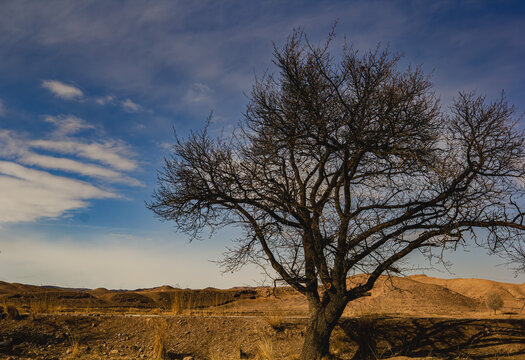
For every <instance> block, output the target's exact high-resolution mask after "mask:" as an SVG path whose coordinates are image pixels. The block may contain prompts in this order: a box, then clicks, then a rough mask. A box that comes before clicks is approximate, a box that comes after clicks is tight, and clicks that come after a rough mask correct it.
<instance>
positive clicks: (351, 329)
mask: <svg viewBox="0 0 525 360" xmlns="http://www.w3.org/2000/svg"><path fill="white" fill-rule="evenodd" d="M339 325H340V327H341V329H342V330H343V331H344V333H345V334H346V336H347V337H348V339H349V340H351V341H353V342H354V343H356V344H357V346H358V350H357V352H356V353H355V355H354V359H356V360H357V359H359V360H361V359H366V360H368V359H383V358H388V357H392V356H408V357H424V356H436V357H440V358H444V359H455V358H458V357H465V356H467V357H468V358H469V359H477V360H482V359H488V358H493V357H494V356H505V357H513V356H519V355H524V354H525V345H523V344H525V320H503V319H502V320H490V319H487V320H478V319H439V318H424V319H407V318H405V319H395V318H378V317H366V316H365V317H359V318H351V319H342V320H341V322H340V324H339Z"/></svg>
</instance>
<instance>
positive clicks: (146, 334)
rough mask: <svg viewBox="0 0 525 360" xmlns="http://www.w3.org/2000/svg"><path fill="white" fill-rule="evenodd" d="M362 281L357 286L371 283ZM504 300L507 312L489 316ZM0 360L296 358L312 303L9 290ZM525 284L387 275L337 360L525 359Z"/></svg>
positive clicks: (253, 294)
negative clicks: (490, 298)
mask: <svg viewBox="0 0 525 360" xmlns="http://www.w3.org/2000/svg"><path fill="white" fill-rule="evenodd" d="M363 279H364V277H363V276H354V277H352V278H349V279H348V281H349V282H360V281H363ZM491 293H497V294H499V295H500V297H501V299H502V300H503V307H501V308H500V309H498V310H497V311H496V313H494V311H493V310H490V309H488V308H487V306H486V304H485V299H486V297H487V295H488V294H491ZM0 305H1V306H0V318H1V320H0V359H162V358H163V359H194V360H201V359H202V360H204V359H209V360H219V359H225V360H227V359H269V360H271V359H295V358H297V354H298V353H299V352H300V348H301V344H302V341H303V334H304V329H305V325H306V320H307V319H306V317H307V304H306V302H305V301H304V299H303V298H302V296H301V295H299V294H297V293H296V292H295V291H293V290H292V289H291V288H287V287H278V288H270V287H254V288H248V287H239V288H232V289H227V290H221V289H214V288H207V289H202V290H190V289H177V288H172V287H170V286H163V287H157V288H152V289H137V290H132V291H131V290H108V289H104V288H99V289H94V290H91V289H66V288H57V287H45V286H32V285H23V284H15V283H6V282H0ZM524 305H525V284H511V283H500V282H494V281H489V280H481V279H447V280H446V279H438V278H433V277H428V276H425V275H414V276H408V277H383V278H381V279H380V281H378V283H377V284H376V287H375V288H374V289H373V291H372V292H371V296H369V297H365V298H362V299H359V300H358V301H354V302H352V303H350V304H349V305H348V307H347V309H346V310H345V312H344V314H343V317H342V318H341V320H340V322H339V324H338V326H337V327H336V329H335V331H334V333H333V335H332V338H331V344H330V350H331V353H332V354H333V355H334V358H337V359H352V358H354V357H355V356H356V354H357V355H359V354H363V353H364V352H366V353H368V355H369V356H370V358H373V359H462V360H463V359H525V308H524Z"/></svg>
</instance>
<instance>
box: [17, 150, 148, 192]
mask: <svg viewBox="0 0 525 360" xmlns="http://www.w3.org/2000/svg"><path fill="white" fill-rule="evenodd" d="M18 161H20V162H21V163H23V164H25V165H33V166H34V165H36V166H38V167H41V168H45V169H53V170H62V171H67V172H73V173H77V174H81V175H85V176H90V177H95V178H100V179H103V180H106V181H109V182H113V183H121V184H127V185H131V186H144V185H143V184H142V183H141V182H140V181H138V180H136V179H133V178H131V177H129V176H124V175H123V174H121V173H120V172H118V171H115V170H111V169H108V168H106V167H103V166H99V165H93V164H86V163H82V162H80V161H76V160H71V159H66V158H57V157H53V156H47V155H39V154H35V153H31V152H27V153H25V154H24V155H23V156H21V157H20V158H19V159H18Z"/></svg>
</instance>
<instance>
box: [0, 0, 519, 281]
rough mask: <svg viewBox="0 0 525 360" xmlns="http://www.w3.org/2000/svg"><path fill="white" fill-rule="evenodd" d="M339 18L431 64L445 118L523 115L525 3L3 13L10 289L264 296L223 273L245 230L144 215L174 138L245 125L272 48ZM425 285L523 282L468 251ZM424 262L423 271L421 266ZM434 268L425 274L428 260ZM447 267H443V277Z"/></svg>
mask: <svg viewBox="0 0 525 360" xmlns="http://www.w3.org/2000/svg"><path fill="white" fill-rule="evenodd" d="M335 21H337V22H338V25H337V30H336V32H337V34H338V37H337V39H336V41H335V43H334V46H335V50H336V49H337V46H338V45H340V44H341V43H342V42H343V40H344V37H345V36H346V38H347V41H348V42H350V43H351V44H353V45H354V46H355V47H356V48H358V49H362V50H367V49H369V48H373V47H375V46H376V45H377V44H378V43H381V44H384V45H387V44H388V45H389V46H390V47H391V48H392V49H393V50H394V51H396V52H398V53H401V54H403V55H404V58H403V60H402V64H403V66H408V65H410V64H412V65H417V64H423V67H424V69H425V71H427V72H428V73H432V80H433V82H434V84H435V90H436V92H437V93H438V94H439V95H440V96H441V99H442V104H443V106H444V107H446V106H447V105H448V104H450V102H451V100H452V99H453V97H454V96H455V95H456V94H457V91H459V90H477V91H478V92H480V93H484V94H486V95H487V97H488V98H489V99H490V98H495V97H497V96H498V95H499V94H500V93H501V91H502V90H503V89H504V90H505V93H506V96H507V98H508V100H509V102H510V103H513V104H514V105H515V106H516V109H517V113H520V114H521V113H523V112H524V111H525V85H524V84H525V70H524V67H523V59H524V58H525V37H524V36H523V32H524V26H525V25H524V24H525V5H523V3H522V1H520V0H516V1H512V0H509V1H483V2H481V1H462V2H461V3H459V2H455V1H412V2H411V1H366V2H365V1H286V2H284V1H260V2H257V3H256V2H251V1H148V2H146V1H126V2H123V1H81V2H77V1H52V0H50V1H36V0H35V1H23V0H21V1H0V80H1V81H0V251H1V252H0V280H4V281H10V282H22V283H31V284H51V285H61V286H76V287H81V286H82V287H99V286H105V287H110V288H137V287H150V286H156V285H161V284H170V285H180V286H184V287H194V288H198V287H206V286H216V287H230V286H235V285H253V284H256V283H258V282H260V281H261V280H262V277H261V275H260V272H259V270H258V269H252V268H248V269H246V270H245V271H242V272H240V273H235V274H221V270H220V268H219V267H218V266H217V265H216V264H215V263H213V262H212V261H211V260H214V259H217V258H219V257H220V255H221V252H222V250H223V249H224V247H225V246H227V245H228V244H229V239H230V238H231V237H232V236H234V235H235V231H234V230H231V229H225V230H224V231H222V232H221V233H218V234H216V235H215V236H214V237H213V238H212V239H210V240H206V241H202V242H199V241H197V242H193V243H191V244H190V243H188V239H187V237H186V236H185V235H184V234H181V233H177V232H175V229H174V228H173V226H172V225H171V224H165V223H161V222H159V221H158V220H157V219H155V218H154V217H153V216H152V214H151V213H150V212H149V211H148V210H146V209H145V206H144V201H147V200H149V199H150V198H151V193H152V191H153V188H154V187H155V183H156V169H158V168H159V167H160V166H161V164H162V159H163V156H165V155H167V154H168V152H169V146H170V144H171V143H172V142H173V129H175V130H176V131H177V133H178V134H180V135H184V134H187V133H188V131H189V130H190V129H198V128H200V127H202V125H203V124H204V122H205V120H206V118H207V116H208V114H209V113H210V111H213V113H214V125H213V126H214V127H215V129H217V130H219V129H225V130H228V129H231V128H232V126H234V124H235V123H237V122H238V121H239V120H240V119H241V113H242V112H243V110H244V107H245V105H246V98H245V96H244V94H245V93H247V92H249V91H250V87H251V84H252V83H253V79H254V76H255V75H256V74H262V73H263V72H264V71H270V72H271V71H272V70H273V68H272V64H271V59H272V50H273V44H274V43H275V44H276V45H277V46H279V45H282V44H283V43H284V42H285V40H286V38H287V36H288V35H289V34H290V32H291V31H292V30H293V29H294V28H297V27H301V28H302V29H304V30H305V32H306V33H307V34H308V36H309V38H310V39H311V40H312V41H314V42H317V41H321V40H323V39H324V38H325V37H326V35H327V34H328V32H329V31H330V29H331V27H332V25H333V24H334V22H335ZM450 259H451V262H452V263H453V264H454V265H453V266H452V267H451V268H450V271H452V272H453V273H452V274H450V273H447V272H446V271H444V270H443V269H441V270H440V271H441V272H439V271H436V270H434V271H429V272H428V273H429V274H432V275H437V276H443V277H451V276H458V277H484V278H490V279H495V280H500V281H512V282H523V281H525V277H524V276H523V275H522V276H518V277H517V278H515V277H514V276H513V272H512V271H511V270H510V269H509V268H508V267H507V266H504V265H500V264H501V263H502V262H503V261H502V260H500V259H495V258H490V257H487V256H486V255H485V254H484V253H483V251H478V250H475V249H470V252H460V253H458V254H454V255H451V257H450ZM413 261H414V262H415V263H417V262H418V259H413ZM422 265H423V266H425V265H426V264H425V263H422ZM438 270H439V269H438Z"/></svg>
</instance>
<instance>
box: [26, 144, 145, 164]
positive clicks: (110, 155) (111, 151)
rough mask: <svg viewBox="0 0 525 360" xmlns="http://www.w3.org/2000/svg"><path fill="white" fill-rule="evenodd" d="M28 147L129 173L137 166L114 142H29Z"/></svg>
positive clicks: (120, 145) (123, 148)
mask: <svg viewBox="0 0 525 360" xmlns="http://www.w3.org/2000/svg"><path fill="white" fill-rule="evenodd" d="M29 146H30V147H33V148H40V149H45V150H50V151H56V152H60V153H62V154H72V155H77V156H81V157H84V158H87V159H91V160H96V161H100V162H101V163H104V164H107V165H110V166H112V167H114V168H115V169H118V170H126V171H130V170H135V169H136V168H137V166H138V164H137V162H136V161H135V160H133V159H130V158H127V157H125V156H124V155H123V154H126V153H128V152H129V151H128V150H127V149H126V147H125V146H124V145H122V144H120V143H119V142H116V141H106V142H104V143H97V142H93V143H84V142H78V141H54V140H34V141H30V142H29Z"/></svg>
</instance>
